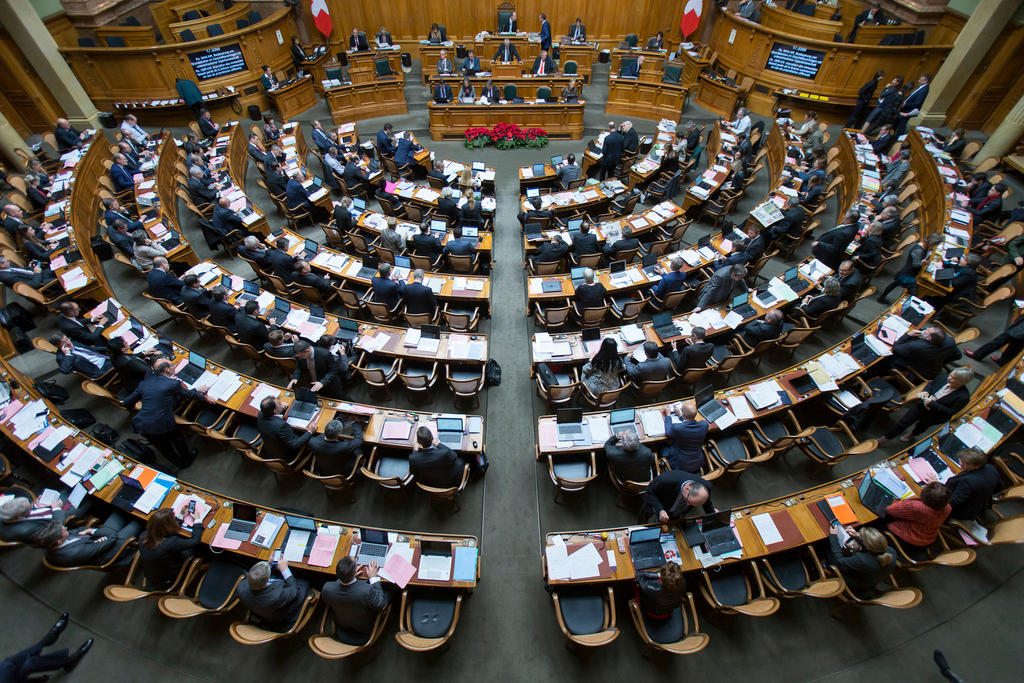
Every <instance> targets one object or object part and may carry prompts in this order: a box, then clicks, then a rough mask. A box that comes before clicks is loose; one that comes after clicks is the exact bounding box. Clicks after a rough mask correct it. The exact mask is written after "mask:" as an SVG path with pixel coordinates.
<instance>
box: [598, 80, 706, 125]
mask: <svg viewBox="0 0 1024 683" xmlns="http://www.w3.org/2000/svg"><path fill="white" fill-rule="evenodd" d="M688 94H689V90H688V89H687V88H685V87H683V86H681V85H678V84H676V83H662V82H660V81H655V82H651V81H649V80H642V79H636V78H619V77H618V76H616V75H615V74H614V73H613V74H610V75H609V76H608V102H607V103H606V104H605V107H604V111H605V113H607V114H621V115H623V116H639V117H641V118H645V119H654V120H655V121H659V120H661V119H672V120H673V121H677V120H679V118H680V115H681V114H682V111H683V109H684V108H685V106H686V96H687V95H688Z"/></svg>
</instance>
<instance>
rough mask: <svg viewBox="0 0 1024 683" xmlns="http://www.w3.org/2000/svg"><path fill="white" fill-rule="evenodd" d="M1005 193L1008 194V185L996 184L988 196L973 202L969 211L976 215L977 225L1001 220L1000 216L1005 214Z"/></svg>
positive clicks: (990, 189) (989, 190)
mask: <svg viewBox="0 0 1024 683" xmlns="http://www.w3.org/2000/svg"><path fill="white" fill-rule="evenodd" d="M1004 192H1006V184H1005V183H996V184H995V185H993V186H992V187H990V188H989V189H988V194H986V195H985V196H984V197H983V198H982V199H981V200H979V201H977V202H971V206H970V208H969V209H968V211H970V212H971V213H972V214H973V215H974V222H975V223H982V222H984V221H991V220H995V219H997V218H999V215H1000V214H1001V213H1002V212H1003V193H1004Z"/></svg>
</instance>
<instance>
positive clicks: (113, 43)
mask: <svg viewBox="0 0 1024 683" xmlns="http://www.w3.org/2000/svg"><path fill="white" fill-rule="evenodd" d="M107 47H128V43H126V42H124V38H122V37H121V36H107Z"/></svg>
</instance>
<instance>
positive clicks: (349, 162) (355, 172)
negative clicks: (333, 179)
mask: <svg viewBox="0 0 1024 683" xmlns="http://www.w3.org/2000/svg"><path fill="white" fill-rule="evenodd" d="M358 162H359V155H357V154H346V155H345V168H344V170H343V171H342V174H341V179H342V180H343V181H344V183H345V187H349V188H358V191H360V192H362V191H367V190H369V189H370V177H369V176H368V175H366V173H365V172H364V171H363V169H361V168H360V167H359V163H358Z"/></svg>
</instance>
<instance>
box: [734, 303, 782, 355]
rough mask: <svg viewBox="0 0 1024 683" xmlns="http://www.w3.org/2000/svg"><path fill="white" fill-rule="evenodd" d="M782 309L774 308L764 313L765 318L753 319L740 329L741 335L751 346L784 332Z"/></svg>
mask: <svg viewBox="0 0 1024 683" xmlns="http://www.w3.org/2000/svg"><path fill="white" fill-rule="evenodd" d="M782 317H783V316H782V311H780V310H779V309H777V308H773V309H772V310H770V311H768V312H767V313H765V315H764V320H751V321H750V322H749V323H745V324H744V325H743V326H742V327H740V329H739V330H738V332H739V335H740V337H742V338H743V341H744V342H745V343H746V344H747V346H750V347H751V348H753V347H755V346H757V345H758V344H760V343H761V342H763V341H765V340H767V339H775V338H776V337H778V336H779V335H780V334H782Z"/></svg>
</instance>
